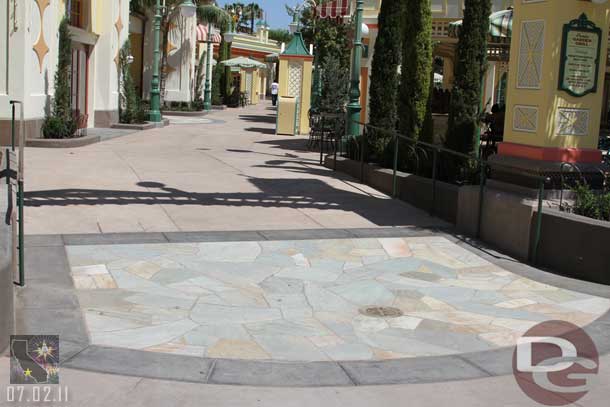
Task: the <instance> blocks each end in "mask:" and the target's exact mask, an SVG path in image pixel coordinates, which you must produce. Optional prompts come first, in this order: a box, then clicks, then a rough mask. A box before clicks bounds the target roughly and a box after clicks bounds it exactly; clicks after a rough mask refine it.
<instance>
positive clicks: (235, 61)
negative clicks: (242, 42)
mask: <svg viewBox="0 0 610 407" xmlns="http://www.w3.org/2000/svg"><path fill="white" fill-rule="evenodd" d="M221 64H222V65H224V66H228V67H231V68H266V67H267V65H266V64H264V63H262V62H258V61H256V60H254V59H250V58H246V57H237V58H231V59H227V60H226V61H222V62H221Z"/></svg>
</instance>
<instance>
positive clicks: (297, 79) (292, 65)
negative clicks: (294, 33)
mask: <svg viewBox="0 0 610 407" xmlns="http://www.w3.org/2000/svg"><path fill="white" fill-rule="evenodd" d="M302 89H303V63H302V62H293V61H290V62H289V64H288V96H294V97H296V98H297V109H296V110H297V112H296V117H301V91H302ZM299 124H300V123H299V120H297V130H299V128H300V126H299Z"/></svg>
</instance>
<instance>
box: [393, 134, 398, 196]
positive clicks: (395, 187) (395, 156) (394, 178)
mask: <svg viewBox="0 0 610 407" xmlns="http://www.w3.org/2000/svg"><path fill="white" fill-rule="evenodd" d="M397 170H398V134H397V133H394V167H393V172H392V196H393V197H394V198H396V195H397V194H398V191H397V189H398V188H397V187H398V185H397V184H396V183H397V180H396V171H397Z"/></svg>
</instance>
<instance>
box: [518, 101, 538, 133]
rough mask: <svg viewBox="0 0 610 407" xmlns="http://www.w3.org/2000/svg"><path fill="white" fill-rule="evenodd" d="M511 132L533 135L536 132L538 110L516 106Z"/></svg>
mask: <svg viewBox="0 0 610 407" xmlns="http://www.w3.org/2000/svg"><path fill="white" fill-rule="evenodd" d="M513 130H516V131H523V132H526V133H535V132H536V131H537V130H538V108H537V107H536V106H522V105H516V106H515V110H514V113H513Z"/></svg>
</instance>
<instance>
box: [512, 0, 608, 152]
mask: <svg viewBox="0 0 610 407" xmlns="http://www.w3.org/2000/svg"><path fill="white" fill-rule="evenodd" d="M583 12H584V13H586V15H587V17H588V18H589V20H591V21H593V22H594V23H595V24H596V25H597V26H598V27H600V28H601V29H602V36H601V41H602V43H601V55H600V61H599V62H600V69H599V77H598V89H597V92H596V93H590V94H588V95H587V96H584V97H573V96H571V95H569V94H568V93H566V92H564V91H560V90H558V85H559V69H560V59H561V46H562V32H563V26H564V24H567V23H568V22H569V21H571V20H573V19H576V18H578V17H579V16H580V15H581V14H582V13H583ZM609 15H610V13H609V9H608V5H596V4H593V3H591V2H584V1H566V0H549V1H544V2H540V3H525V4H524V3H522V2H515V13H514V20H513V36H512V46H511V51H510V68H509V70H508V72H509V73H508V86H507V110H506V122H505V132H504V134H505V136H504V141H507V142H512V143H518V144H526V145H531V146H538V147H566V148H567V147H575V148H597V143H598V136H599V126H600V117H601V113H600V112H601V107H602V97H603V84H604V74H605V71H606V70H605V64H606V50H607V49H608V26H609V25H610V19H609ZM535 21H543V22H544V36H543V41H544V48H543V50H542V52H541V55H542V66H541V69H540V73H539V75H540V81H539V86H538V88H537V89H523V88H519V87H518V86H517V85H518V78H517V76H518V73H519V59H520V57H521V58H523V57H525V56H526V55H528V54H524V55H520V44H521V38H522V35H523V33H522V26H523V23H524V22H535ZM524 107H525V108H526V109H530V107H531V108H533V107H535V108H538V120H537V126H536V128H535V131H530V132H527V131H521V130H517V129H515V128H514V125H513V119H514V118H515V113H516V110H519V113H520V112H522V111H523V108H524ZM559 107H566V108H579V109H589V110H590V115H589V118H590V119H589V129H588V134H587V135H586V136H565V135H556V134H555V133H556V115H557V110H558V108H559ZM530 111H531V110H530ZM519 128H521V127H519Z"/></svg>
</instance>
